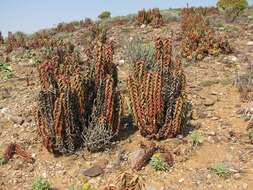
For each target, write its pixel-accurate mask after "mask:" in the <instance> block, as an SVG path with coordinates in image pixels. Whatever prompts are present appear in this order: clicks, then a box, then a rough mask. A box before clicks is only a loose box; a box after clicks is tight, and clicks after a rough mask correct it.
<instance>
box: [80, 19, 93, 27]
mask: <svg viewBox="0 0 253 190" xmlns="http://www.w3.org/2000/svg"><path fill="white" fill-rule="evenodd" d="M93 24H94V22H93V21H92V20H91V19H90V18H85V19H84V21H83V20H81V21H80V26H81V27H83V28H85V27H90V26H92V25H93Z"/></svg>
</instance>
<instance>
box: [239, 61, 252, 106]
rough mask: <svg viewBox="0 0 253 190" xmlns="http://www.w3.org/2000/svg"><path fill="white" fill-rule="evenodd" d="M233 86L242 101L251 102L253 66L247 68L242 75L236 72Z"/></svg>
mask: <svg viewBox="0 0 253 190" xmlns="http://www.w3.org/2000/svg"><path fill="white" fill-rule="evenodd" d="M235 86H236V87H237V88H238V91H239V93H240V96H241V98H242V99H243V100H250V101H251V100H253V98H252V97H253V96H252V95H253V64H250V65H249V66H248V69H247V70H246V72H245V73H244V74H240V73H239V72H237V74H236V78H235Z"/></svg>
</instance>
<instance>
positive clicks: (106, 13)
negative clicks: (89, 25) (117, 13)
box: [98, 11, 111, 20]
mask: <svg viewBox="0 0 253 190" xmlns="http://www.w3.org/2000/svg"><path fill="white" fill-rule="evenodd" d="M110 17H111V13H110V12H109V11H103V12H102V13H100V15H98V18H100V19H102V20H103V19H108V18H110Z"/></svg>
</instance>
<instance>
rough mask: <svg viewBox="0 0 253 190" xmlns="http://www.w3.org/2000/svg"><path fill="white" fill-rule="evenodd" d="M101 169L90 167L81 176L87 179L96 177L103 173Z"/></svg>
mask: <svg viewBox="0 0 253 190" xmlns="http://www.w3.org/2000/svg"><path fill="white" fill-rule="evenodd" d="M103 172H104V171H103V169H102V168H101V167H99V166H92V167H91V168H88V169H86V170H84V171H83V175H85V176H88V177H97V176H99V175H101V174H102V173H103Z"/></svg>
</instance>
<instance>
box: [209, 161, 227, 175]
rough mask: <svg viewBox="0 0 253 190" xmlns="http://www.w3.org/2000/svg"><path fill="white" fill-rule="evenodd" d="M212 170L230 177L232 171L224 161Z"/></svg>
mask: <svg viewBox="0 0 253 190" xmlns="http://www.w3.org/2000/svg"><path fill="white" fill-rule="evenodd" d="M212 170H213V171H214V172H215V173H216V175H218V176H219V177H228V176H229V175H230V174H231V172H230V171H229V168H228V167H226V166H225V164H224V163H218V164H216V165H215V166H214V167H213V168H212Z"/></svg>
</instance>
